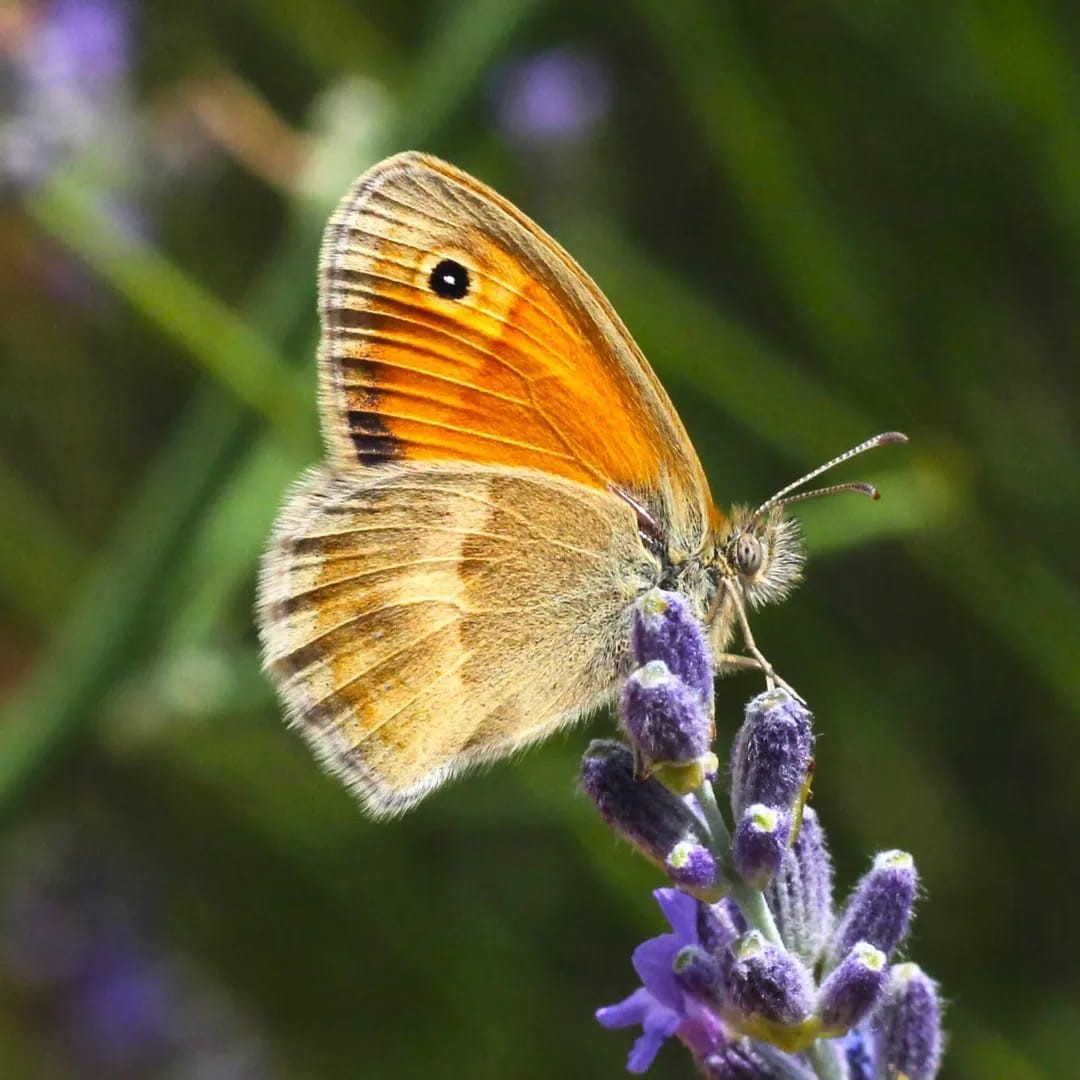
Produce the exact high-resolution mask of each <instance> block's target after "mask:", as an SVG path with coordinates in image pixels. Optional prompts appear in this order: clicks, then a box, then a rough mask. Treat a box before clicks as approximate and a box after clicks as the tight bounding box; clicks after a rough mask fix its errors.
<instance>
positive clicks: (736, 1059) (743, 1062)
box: [700, 1039, 812, 1080]
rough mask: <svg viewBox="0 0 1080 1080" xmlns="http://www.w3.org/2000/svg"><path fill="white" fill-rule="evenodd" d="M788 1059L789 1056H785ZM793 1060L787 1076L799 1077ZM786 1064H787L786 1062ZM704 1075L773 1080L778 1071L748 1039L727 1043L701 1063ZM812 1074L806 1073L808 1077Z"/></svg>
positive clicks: (714, 1078) (724, 1079)
mask: <svg viewBox="0 0 1080 1080" xmlns="http://www.w3.org/2000/svg"><path fill="white" fill-rule="evenodd" d="M784 1058H785V1059H787V1055H786V1054H785V1055H784ZM790 1060H791V1065H792V1068H791V1072H790V1073H785V1074H784V1075H785V1076H788V1075H790V1076H799V1075H801V1074H800V1071H799V1067H798V1065H797V1064H796V1062H795V1061H794V1059H790ZM785 1063H786V1062H785ZM700 1066H701V1072H702V1074H703V1075H704V1076H705V1077H707V1078H708V1080H771V1078H772V1077H774V1076H776V1075H777V1073H776V1071H775V1070H774V1069H773V1068H772V1067H771V1066H770V1065H769V1063H768V1062H767V1061H765V1060H764V1059H763V1058H762V1057H761V1056H760V1055H759V1054H758V1052H757V1050H756V1049H755V1048H753V1047H752V1046H751V1045H750V1041H749V1040H748V1039H740V1040H739V1041H738V1042H732V1043H727V1044H726V1045H725V1046H722V1047H720V1048H719V1049H718V1050H716V1051H715V1052H714V1053H712V1054H709V1055H708V1057H706V1058H705V1059H704V1060H702V1061H701V1062H700ZM811 1075H812V1074H810V1073H806V1076H807V1077H810V1076H811Z"/></svg>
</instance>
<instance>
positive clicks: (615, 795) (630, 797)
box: [581, 739, 701, 865]
mask: <svg viewBox="0 0 1080 1080" xmlns="http://www.w3.org/2000/svg"><path fill="white" fill-rule="evenodd" d="M581 781H582V786H583V787H584V788H585V791H586V792H587V793H588V795H589V797H590V798H591V799H592V801H593V802H594V803H596V806H597V809H598V810H599V811H600V816H601V817H602V818H603V819H604V821H605V822H607V824H608V825H609V826H610V827H611V828H612V829H614V830H615V832H617V833H618V834H619V835H620V836H622V837H623V838H624V839H625V840H628V841H629V842H630V843H631V844H633V845H634V847H636V848H637V849H638V851H640V852H641V853H642V854H643V855H645V856H646V857H647V858H650V859H652V860H653V861H654V862H656V863H658V864H660V865H663V864H664V860H665V859H666V857H667V855H668V853H669V852H670V851H671V850H672V849H673V848H675V847H676V845H678V844H679V843H681V842H682V841H684V840H685V841H689V842H690V843H693V844H696V845H698V846H701V836H700V832H701V824H700V822H699V821H698V819H697V817H695V815H694V813H693V811H692V810H691V809H690V807H689V806H688V805H687V804H686V802H685V801H684V800H683V799H680V798H679V796H678V795H675V794H674V793H673V792H671V791H669V790H668V789H667V788H666V787H664V785H663V784H661V783H660V782H659V781H657V780H651V779H650V780H639V779H638V778H637V777H636V776H635V774H634V755H633V754H632V753H631V751H630V749H629V748H628V747H626V746H623V744H622V743H619V742H615V741H613V740H611V739H596V740H594V741H593V742H592V743H590V744H589V748H588V750H586V751H585V757H584V758H583V759H582V762H581Z"/></svg>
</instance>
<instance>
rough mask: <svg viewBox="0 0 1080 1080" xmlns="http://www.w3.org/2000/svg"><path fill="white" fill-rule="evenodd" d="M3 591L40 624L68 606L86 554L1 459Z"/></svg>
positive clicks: (0, 574) (0, 577)
mask: <svg viewBox="0 0 1080 1080" xmlns="http://www.w3.org/2000/svg"><path fill="white" fill-rule="evenodd" d="M0 506H2V507H3V508H4V527H3V528H2V529H0V591H2V592H3V593H4V594H5V595H6V596H8V597H10V598H11V600H13V601H14V603H15V604H17V605H18V607H19V609H20V610H21V611H22V612H23V614H25V615H27V616H28V617H29V618H31V619H33V620H34V621H35V622H36V623H38V624H40V625H47V624H48V623H50V622H52V621H53V619H55V617H56V614H57V612H58V611H62V610H63V609H64V607H65V606H66V604H67V600H68V593H69V592H70V590H71V584H72V582H73V581H75V580H77V578H78V575H79V572H80V570H81V569H82V567H83V564H84V562H85V561H86V560H85V557H84V555H83V552H82V551H81V550H79V547H78V545H77V544H76V543H75V541H74V540H73V539H72V537H71V530H70V529H67V528H65V527H64V524H63V523H62V522H61V521H59V520H58V519H57V518H56V517H55V516H54V515H53V513H52V511H51V510H50V509H49V508H48V507H47V506H45V505H43V503H42V501H41V499H40V498H39V497H38V496H37V494H36V493H35V492H33V491H30V490H28V489H27V487H26V485H25V484H24V483H23V482H22V480H21V478H20V477H18V476H17V475H16V474H15V473H14V472H12V470H11V469H10V468H9V467H8V465H7V463H6V462H4V461H3V460H0Z"/></svg>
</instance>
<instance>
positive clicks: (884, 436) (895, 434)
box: [750, 431, 908, 523]
mask: <svg viewBox="0 0 1080 1080" xmlns="http://www.w3.org/2000/svg"><path fill="white" fill-rule="evenodd" d="M907 441H908V437H907V436H906V435H904V434H902V433H901V432H899V431H883V432H882V433H881V434H880V435H875V436H874V437H873V438H872V439H867V440H866V442H861V443H859V445H858V446H853V447H852V448H851V449H850V450H847V451H845V452H844V453H843V454H840V455H839V456H837V457H834V458H833V459H832V461H826V462H825V464H824V465H819V466H818V467H817V468H816V469H814V470H813V472H808V473H807V474H806V475H805V476H803V477H800V479H798V480H796V481H795V482H794V483H793V484H788V485H787V487H785V488H781V489H780V490H779V491H778V492H777V493H776V494H775V495H774V496H773V497H772V498H771V499H767V500H766V501H765V502H763V503H762V504H761V505H760V506H759V507H758V508H757V509H756V510H755V511H754V512H753V514H752V515H751V516H750V522H751V523H753V522H755V521H757V519H758V518H759V517H761V515H762V514H765V513H768V511H770V510H772V509H773V507H776V506H790V505H791V504H792V503H796V502H804V501H805V500H806V499H816V498H817V497H818V496H819V495H835V494H837V493H839V492H841V491H854V492H856V493H857V494H859V495H866V496H869V498H871V499H877V498H879V497H880V496H879V493H878V489H877V488H876V487H874V485H873V484H864V483H861V482H858V481H855V482H852V483H848V484H833V485H832V486H831V487H823V488H815V489H814V490H813V491H803V492H799V494H797V495H793V494H792V492H794V491H797V490H798V489H799V488H801V487H802V486H803V485H804V484H808V483H809V482H810V481H811V480H815V479H817V477H819V476H820V475H821V474H822V473H824V472H828V471H829V470H830V469H832V468H835V467H836V466H837V465H841V464H843V463H844V462H845V461H847V460H848V459H849V458H853V457H856V456H857V455H858V454H862V453H865V452H866V451H867V450H874V449H876V448H877V447H879V446H885V445H886V444H887V443H906V442H907Z"/></svg>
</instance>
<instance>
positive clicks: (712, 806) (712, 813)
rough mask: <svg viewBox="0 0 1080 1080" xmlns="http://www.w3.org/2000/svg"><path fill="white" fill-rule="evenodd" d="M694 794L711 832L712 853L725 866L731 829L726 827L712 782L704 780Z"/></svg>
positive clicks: (729, 858)
mask: <svg viewBox="0 0 1080 1080" xmlns="http://www.w3.org/2000/svg"><path fill="white" fill-rule="evenodd" d="M694 795H695V796H696V797H697V801H698V805H699V806H700V807H701V811H702V813H703V814H704V815H705V824H706V825H708V827H709V832H710V833H711V834H712V841H713V843H712V849H713V854H714V855H715V856H716V857H717V858H718V859H720V860H721V861H722V862H723V863H724V865H725V866H728V865H730V863H731V830H730V829H729V828H728V826H727V822H726V821H725V820H724V815H723V814H722V813H721V812H720V807H719V806H718V805H717V802H716V792H715V791H713V786H712V784H710V783H709V781H708V780H706V781H705V782H704V783H703V784H702V785H701V787H699V788H698V789H697V791H695V792H694Z"/></svg>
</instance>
